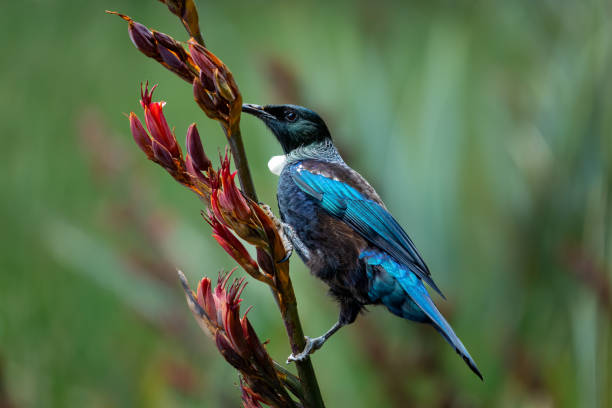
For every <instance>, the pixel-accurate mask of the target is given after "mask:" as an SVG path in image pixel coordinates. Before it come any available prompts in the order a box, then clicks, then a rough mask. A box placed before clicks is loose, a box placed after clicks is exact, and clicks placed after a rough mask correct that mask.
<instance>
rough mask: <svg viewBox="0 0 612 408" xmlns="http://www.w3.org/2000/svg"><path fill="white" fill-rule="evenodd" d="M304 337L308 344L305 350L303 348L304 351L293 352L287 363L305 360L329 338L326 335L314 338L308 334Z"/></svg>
mask: <svg viewBox="0 0 612 408" xmlns="http://www.w3.org/2000/svg"><path fill="white" fill-rule="evenodd" d="M304 337H305V339H306V346H305V347H304V350H302V352H301V353H298V354H293V353H292V354H291V355H290V356H289V357H287V364H289V363H291V362H293V361H304V360H305V359H306V357H308V356H309V355H310V354H312V353H314V352H315V351H316V350H318V349H320V348H321V346H322V345H323V343H325V340H327V338H325V336H319V337H315V338H314V339H312V338H310V337H308V336H304Z"/></svg>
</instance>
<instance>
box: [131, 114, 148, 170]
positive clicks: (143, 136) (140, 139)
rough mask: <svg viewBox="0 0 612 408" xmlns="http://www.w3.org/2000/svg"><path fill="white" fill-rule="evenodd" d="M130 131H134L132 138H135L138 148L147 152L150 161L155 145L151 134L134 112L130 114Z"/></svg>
mask: <svg viewBox="0 0 612 408" xmlns="http://www.w3.org/2000/svg"><path fill="white" fill-rule="evenodd" d="M130 130H131V131H132V136H133V137H134V141H135V142H136V144H137V145H138V147H140V149H141V150H142V151H143V152H145V154H146V155H147V157H148V158H149V159H152V158H153V143H152V141H151V138H150V137H149V134H148V133H147V131H146V130H145V129H144V127H143V126H142V123H141V122H140V120H139V119H138V116H136V114H135V113H134V112H130Z"/></svg>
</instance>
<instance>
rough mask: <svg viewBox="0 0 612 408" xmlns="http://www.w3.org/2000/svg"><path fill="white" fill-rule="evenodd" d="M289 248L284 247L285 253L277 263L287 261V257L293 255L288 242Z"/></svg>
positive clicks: (291, 247)
mask: <svg viewBox="0 0 612 408" xmlns="http://www.w3.org/2000/svg"><path fill="white" fill-rule="evenodd" d="M289 245H290V246H289V248H288V249H286V251H287V252H286V253H285V256H284V257H283V259H281V260H280V261H278V263H283V262H287V261H288V260H289V258H291V255H293V246H292V245H291V244H289Z"/></svg>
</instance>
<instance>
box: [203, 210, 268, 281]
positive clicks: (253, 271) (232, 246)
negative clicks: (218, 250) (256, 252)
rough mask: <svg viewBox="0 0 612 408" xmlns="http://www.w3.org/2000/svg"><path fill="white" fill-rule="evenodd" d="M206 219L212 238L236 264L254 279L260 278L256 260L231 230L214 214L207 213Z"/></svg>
mask: <svg viewBox="0 0 612 408" xmlns="http://www.w3.org/2000/svg"><path fill="white" fill-rule="evenodd" d="M206 221H207V222H208V223H209V224H210V226H211V227H212V229H213V238H215V240H216V241H217V242H218V243H219V245H221V247H222V248H223V249H224V250H225V252H227V253H228V254H229V255H230V256H231V257H232V258H234V260H235V261H236V262H238V264H239V265H240V266H241V267H242V268H243V269H244V270H245V271H246V272H247V273H248V274H249V275H251V276H253V277H254V278H255V279H259V280H261V279H262V275H261V272H260V271H259V266H258V265H257V262H255V260H254V259H253V258H252V257H251V255H249V252H248V251H247V250H246V248H245V247H244V245H242V243H241V242H240V241H239V240H238V238H236V236H234V234H232V232H231V231H230V230H229V228H227V227H226V226H225V225H223V224H222V223H221V222H220V221H219V220H218V219H217V217H216V216H214V215H213V214H211V213H210V212H209V213H208V217H207V219H206Z"/></svg>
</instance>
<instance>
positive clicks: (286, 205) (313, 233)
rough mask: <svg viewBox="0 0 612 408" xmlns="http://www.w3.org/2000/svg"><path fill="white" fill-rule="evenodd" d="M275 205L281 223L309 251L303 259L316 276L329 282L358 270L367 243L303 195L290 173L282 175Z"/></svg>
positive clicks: (310, 198) (311, 199)
mask: <svg viewBox="0 0 612 408" xmlns="http://www.w3.org/2000/svg"><path fill="white" fill-rule="evenodd" d="M278 206H279V210H280V213H281V217H282V219H283V221H284V222H286V223H287V224H289V225H291V227H293V229H294V230H295V232H296V234H297V236H298V237H299V239H300V240H301V241H302V243H303V244H304V245H305V246H306V247H307V248H308V249H309V251H310V253H311V259H304V257H302V259H303V260H304V261H305V263H306V264H307V265H308V267H309V268H310V269H311V271H312V272H313V273H314V274H315V275H317V276H318V277H319V278H321V279H323V280H326V281H329V280H330V279H337V278H340V279H341V276H337V275H338V274H344V273H349V272H353V271H355V270H357V269H359V268H360V266H359V264H360V260H359V254H360V253H361V251H362V250H363V249H364V248H366V247H367V243H366V241H365V240H364V239H363V238H362V237H361V236H360V235H359V234H357V233H356V232H355V231H354V230H353V229H352V228H351V227H350V226H348V225H347V224H346V223H344V222H342V221H341V220H339V219H337V218H335V217H333V216H331V215H329V214H328V213H327V212H326V211H325V210H324V209H322V208H321V207H320V206H319V205H318V203H317V202H316V201H315V200H314V199H313V198H312V197H310V196H309V195H307V194H306V193H304V192H303V191H302V190H301V189H300V188H299V187H298V186H297V185H296V184H295V183H294V181H293V180H292V178H291V175H290V173H289V171H283V172H282V173H281V177H280V180H279V185H278ZM300 255H301V254H300Z"/></svg>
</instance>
